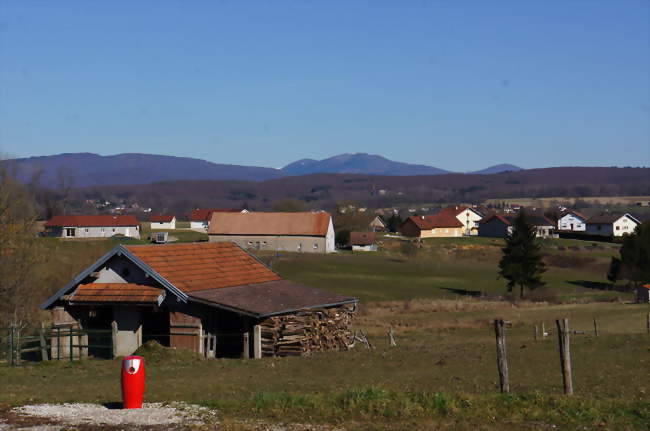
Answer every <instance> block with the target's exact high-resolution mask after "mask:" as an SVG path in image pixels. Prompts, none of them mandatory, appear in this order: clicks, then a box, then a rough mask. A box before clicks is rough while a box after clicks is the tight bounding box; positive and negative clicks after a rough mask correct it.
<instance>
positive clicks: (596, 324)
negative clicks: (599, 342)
mask: <svg viewBox="0 0 650 431" xmlns="http://www.w3.org/2000/svg"><path fill="white" fill-rule="evenodd" d="M594 335H595V336H596V337H597V336H598V322H596V318H595V317H594Z"/></svg>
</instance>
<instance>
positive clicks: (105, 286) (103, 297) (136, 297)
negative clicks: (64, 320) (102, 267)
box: [69, 283, 164, 304]
mask: <svg viewBox="0 0 650 431" xmlns="http://www.w3.org/2000/svg"><path fill="white" fill-rule="evenodd" d="M162 294H164V291H163V290H162V289H156V288H155V287H151V286H144V285H141V284H133V283H89V284H80V285H79V286H78V287H77V289H76V290H75V291H74V292H73V293H72V295H70V298H69V300H70V301H71V302H135V303H154V304H156V303H158V298H159V297H160V295H162Z"/></svg>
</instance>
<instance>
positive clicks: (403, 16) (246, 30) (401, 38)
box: [0, 0, 650, 171]
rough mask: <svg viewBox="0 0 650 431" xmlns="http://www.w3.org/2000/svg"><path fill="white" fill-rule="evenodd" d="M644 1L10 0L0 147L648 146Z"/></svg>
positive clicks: (425, 159) (240, 155) (626, 155)
mask: <svg viewBox="0 0 650 431" xmlns="http://www.w3.org/2000/svg"><path fill="white" fill-rule="evenodd" d="M649 23H650V2H649V1H647V0H639V1H635V0H620V1H610V0H601V1H598V0H591V1H588V0H584V1H578V0H567V1H563V0H562V1H561V0H554V1H542V0H539V1H534V0H527V1H521V0H490V1H487V0H480V1H479V0H477V1H451V0H448V1H397V0H395V1H335V0H328V1H259V2H255V1H220V2H219V1H198V0H197V1H171V0H157V1H144V0H139V1H136V2H132V1H117V0H112V1H103V2H91V1H71V0H61V1H29V0H20V1H10V0H0V152H1V153H4V154H8V155H11V156H14V157H23V156H32V155H44V154H56V153H62V152H94V153H99V154H117V153H122V152H141V153H155V154H169V155H178V156H188V157H197V158H202V159H206V160H210V161H214V162H219V163H235V164H246V165H259V166H272V167H279V166H283V165H285V164H287V163H289V162H292V161H294V160H296V159H300V158H304V157H311V158H318V159H320V158H325V157H329V156H332V155H335V154H339V153H345V152H368V153H373V154H381V155H384V156H386V157H388V158H391V159H394V160H398V161H404V162H411V163H423V164H429V165H433V166H436V167H440V168H444V169H452V170H459V171H467V170H473V169H478V168H483V167H486V166H488V165H491V164H495V163H502V162H503V163H514V164H517V165H520V166H522V167H526V168H534V167H545V166H568V165H582V166H596V165H598V166H615V165H616V166H628V165H631V166H648V165H650V24H649Z"/></svg>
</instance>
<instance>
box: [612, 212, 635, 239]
mask: <svg viewBox="0 0 650 431" xmlns="http://www.w3.org/2000/svg"><path fill="white" fill-rule="evenodd" d="M637 225H638V223H637V222H636V221H635V220H633V219H632V218H631V217H630V216H628V215H627V214H625V215H624V216H623V217H621V218H619V219H618V220H616V221H615V222H614V224H613V232H614V236H623V235H625V234H628V235H629V234H632V233H633V232H634V229H636V226H637Z"/></svg>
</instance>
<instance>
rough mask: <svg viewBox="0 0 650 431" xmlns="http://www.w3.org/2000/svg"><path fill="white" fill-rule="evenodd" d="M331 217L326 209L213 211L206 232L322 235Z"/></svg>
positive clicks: (219, 233)
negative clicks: (299, 210) (276, 211)
mask: <svg viewBox="0 0 650 431" xmlns="http://www.w3.org/2000/svg"><path fill="white" fill-rule="evenodd" d="M330 219H331V216H330V215H329V213H326V212H295V213H279V212H278V213H272V212H266V213H265V212H255V213H243V214H242V213H236V214H235V213H215V214H213V215H212V221H211V222H210V228H209V229H208V233H209V234H212V235H305V236H325V235H327V229H328V227H329V224H330Z"/></svg>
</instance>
